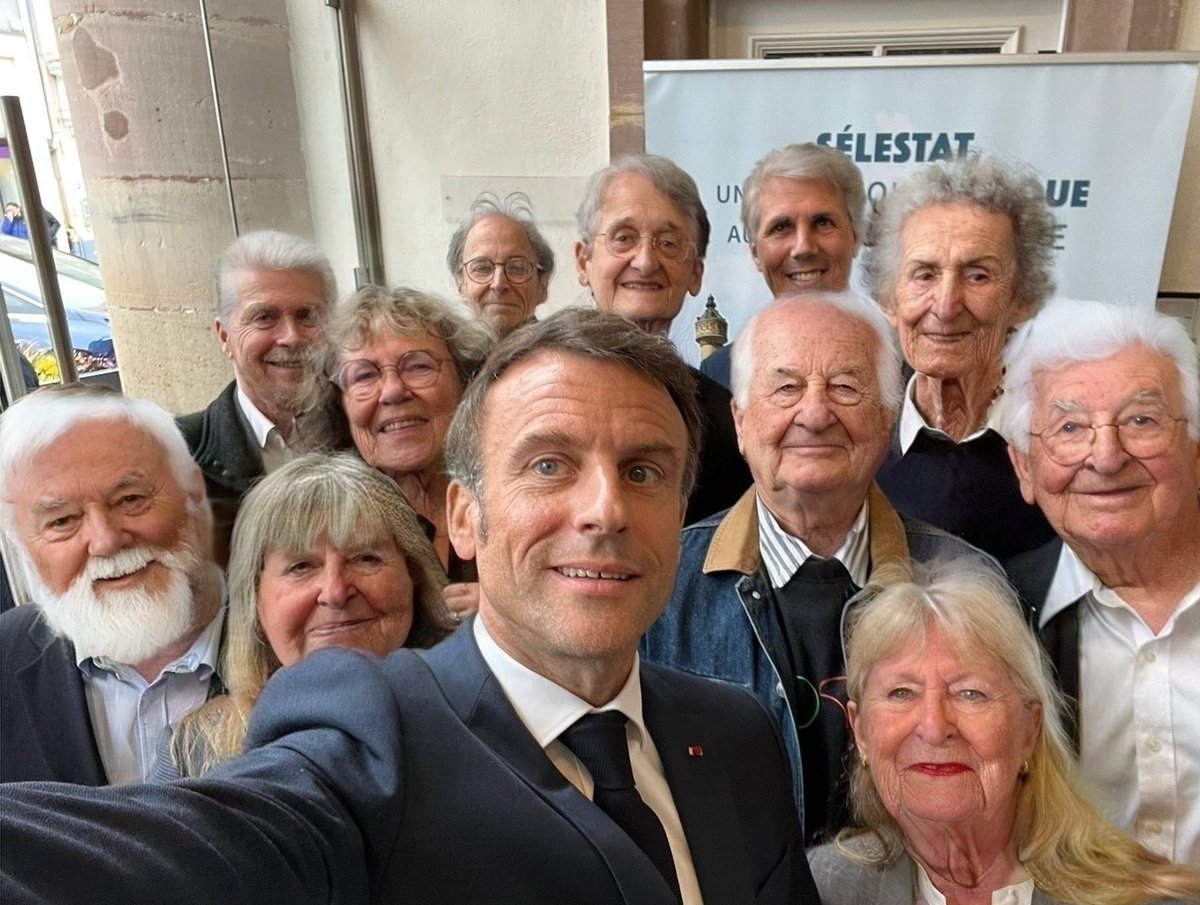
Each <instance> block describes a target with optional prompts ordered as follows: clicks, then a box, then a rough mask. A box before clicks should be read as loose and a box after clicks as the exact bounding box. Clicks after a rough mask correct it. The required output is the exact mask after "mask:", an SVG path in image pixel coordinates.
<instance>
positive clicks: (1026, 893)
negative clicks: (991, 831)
mask: <svg viewBox="0 0 1200 905" xmlns="http://www.w3.org/2000/svg"><path fill="white" fill-rule="evenodd" d="M913 863H914V864H916V866H917V901H916V905H946V897H945V896H944V895H942V894H941V892H939V891H938V889H937V887H936V886H934V885H933V881H932V880H930V879H929V874H927V873H925V868H924V867H923V866H922V865H921V862H920V861H917V860H915V859H914V861H913ZM1009 881H1010V882H1009V884H1008V885H1007V886H1002V887H1000V888H999V889H996V890H993V891H992V905H1032V903H1033V878H1032V877H1031V876H1029V871H1027V870H1025V868H1024V867H1021V866H1020V865H1017V870H1016V872H1015V873H1014V875H1013V876H1012V877H1009Z"/></svg>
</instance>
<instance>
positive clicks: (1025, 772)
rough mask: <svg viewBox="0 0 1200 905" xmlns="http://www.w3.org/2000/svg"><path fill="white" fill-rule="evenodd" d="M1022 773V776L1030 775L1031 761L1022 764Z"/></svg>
mask: <svg viewBox="0 0 1200 905" xmlns="http://www.w3.org/2000/svg"><path fill="white" fill-rule="evenodd" d="M1021 775H1022V776H1028V775H1029V761H1024V762H1023V763H1022V764H1021Z"/></svg>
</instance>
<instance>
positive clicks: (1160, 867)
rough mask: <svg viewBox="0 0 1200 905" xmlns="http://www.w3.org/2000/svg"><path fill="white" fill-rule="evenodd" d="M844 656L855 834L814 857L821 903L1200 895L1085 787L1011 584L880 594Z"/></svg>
mask: <svg viewBox="0 0 1200 905" xmlns="http://www.w3.org/2000/svg"><path fill="white" fill-rule="evenodd" d="M918 571H919V572H920V569H919V567H918ZM846 659H847V687H848V692H849V697H850V702H849V705H848V707H849V716H850V720H851V726H852V729H853V733H854V738H855V744H856V747H857V750H858V758H856V763H855V764H854V766H853V768H852V774H851V799H852V804H853V808H854V811H855V814H856V817H857V819H858V820H859V821H860V822H861V826H859V827H856V828H852V829H846V830H843V831H842V832H841V833H840V834H839V835H838V837H837V839H836V840H835V841H834V842H832V843H830V844H828V845H824V846H821V847H819V848H816V849H813V850H812V851H810V852H809V862H810V864H811V865H812V868H813V875H814V877H815V879H816V881H817V886H818V888H819V890H820V893H821V900H822V901H823V902H824V903H825V905H854V903H863V905H866V903H871V905H875V903H879V905H1053V903H1062V905H1139V903H1151V902H1165V901H1180V902H1194V901H1197V899H1200V873H1197V872H1195V871H1193V870H1191V869H1189V868H1185V867H1181V866H1178V865H1173V864H1170V863H1169V862H1167V861H1166V860H1165V859H1163V858H1161V857H1160V856H1158V855H1155V854H1153V853H1151V852H1150V851H1148V850H1146V849H1145V848H1143V847H1141V846H1140V845H1138V844H1137V843H1135V842H1133V841H1132V840H1130V839H1129V838H1128V837H1126V836H1125V835H1123V834H1122V833H1121V831H1120V830H1118V829H1117V828H1116V827H1115V826H1113V825H1112V824H1111V823H1109V822H1108V821H1107V820H1105V819H1104V818H1103V817H1102V816H1101V815H1100V813H1099V812H1098V811H1097V810H1096V809H1095V808H1094V807H1093V806H1092V805H1091V804H1089V803H1088V802H1087V801H1086V800H1085V799H1084V798H1083V797H1082V796H1081V795H1080V793H1079V792H1078V791H1077V790H1076V788H1075V786H1074V784H1073V782H1072V779H1071V771H1072V762H1071V756H1070V753H1069V752H1070V748H1069V743H1068V741H1067V736H1066V733H1065V731H1064V729H1063V724H1062V719H1061V717H1060V710H1061V704H1062V702H1061V700H1060V697H1059V695H1058V692H1057V690H1056V689H1055V686H1054V683H1053V680H1052V679H1051V677H1050V672H1049V668H1048V665H1047V662H1046V659H1045V655H1044V654H1043V652H1042V650H1041V648H1040V646H1039V645H1038V643H1037V641H1036V640H1035V638H1034V637H1033V634H1032V632H1030V630H1029V629H1028V627H1027V626H1026V625H1025V623H1024V621H1023V619H1022V617H1021V615H1020V611H1019V608H1018V605H1017V602H1016V599H1015V596H1014V595H1013V593H1012V591H1011V589H1010V588H1009V587H1008V586H1007V585H1006V584H1004V582H1003V581H1002V580H1000V579H998V578H997V577H996V576H994V575H992V574H989V573H987V572H985V571H983V570H981V569H980V568H979V567H978V565H976V564H972V563H968V562H961V561H960V562H952V563H942V564H939V565H935V566H933V567H932V568H930V570H929V571H928V573H926V574H924V575H922V576H921V577H919V578H918V579H917V580H915V581H914V582H912V583H904V584H899V585H893V586H891V587H889V588H887V589H885V590H882V591H880V592H879V593H877V594H876V595H874V596H873V597H872V598H871V599H869V600H867V601H865V602H864V603H862V604H861V605H859V606H857V607H856V608H855V609H854V610H853V611H852V615H851V617H850V622H849V625H848V629H847V646H846Z"/></svg>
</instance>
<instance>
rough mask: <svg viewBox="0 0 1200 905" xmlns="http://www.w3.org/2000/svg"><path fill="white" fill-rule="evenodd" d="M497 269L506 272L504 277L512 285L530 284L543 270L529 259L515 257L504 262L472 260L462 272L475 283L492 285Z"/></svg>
mask: <svg viewBox="0 0 1200 905" xmlns="http://www.w3.org/2000/svg"><path fill="white" fill-rule="evenodd" d="M497 267H499V268H501V269H502V270H503V271H504V276H505V277H507V278H508V281H509V282H510V283H513V284H516V285H520V284H521V283H525V282H528V281H529V278H530V277H532V276H533V275H534V274H535V273H537V272H538V271H539V270H541V269H542V268H541V266H539V265H538V264H535V263H533V261H531V260H529V258H523V257H521V256H520V255H514V256H513V257H511V258H506V259H505V260H503V261H493V260H492V259H491V258H484V257H479V258H471V260H469V261H467V262H466V263H464V264H463V265H462V270H463V273H465V274H466V275H467V277H468V278H469V279H470V280H472V281H473V282H475V283H490V282H491V281H492V277H493V276H494V275H495V273H496V268H497Z"/></svg>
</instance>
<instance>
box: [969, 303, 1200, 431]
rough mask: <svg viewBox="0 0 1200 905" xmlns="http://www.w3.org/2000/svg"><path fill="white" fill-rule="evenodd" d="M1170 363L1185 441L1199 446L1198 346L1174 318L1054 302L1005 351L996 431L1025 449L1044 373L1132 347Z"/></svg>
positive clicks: (1115, 307) (1122, 308) (1114, 307)
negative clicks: (1180, 397)
mask: <svg viewBox="0 0 1200 905" xmlns="http://www.w3.org/2000/svg"><path fill="white" fill-rule="evenodd" d="M1138 345H1141V346H1145V347H1146V348H1148V349H1151V350H1153V351H1154V352H1157V353H1158V354H1160V355H1162V356H1163V357H1164V358H1168V359H1170V360H1171V362H1172V363H1173V364H1174V365H1175V367H1176V369H1177V370H1178V372H1179V386H1180V389H1181V390H1182V391H1183V402H1184V415H1185V416H1186V417H1187V421H1188V436H1190V437H1191V438H1192V439H1193V440H1200V363H1198V355H1197V351H1196V345H1195V343H1193V342H1192V340H1191V339H1190V338H1189V337H1188V335H1187V331H1186V330H1184V329H1183V325H1182V324H1180V323H1179V321H1177V320H1175V318H1173V317H1170V316H1169V315H1166V314H1160V313H1159V312H1157V311H1154V310H1151V309H1146V308H1135V307H1133V306H1131V305H1117V304H1109V303H1106V302H1093V301H1076V300H1073V299H1056V300H1055V301H1053V302H1051V303H1050V304H1049V305H1047V306H1046V307H1045V308H1043V309H1042V310H1041V311H1040V312H1039V313H1038V314H1037V316H1036V317H1034V318H1033V319H1032V320H1030V321H1027V322H1026V323H1025V324H1023V325H1022V326H1021V328H1020V329H1019V330H1018V331H1017V333H1016V335H1014V336H1013V338H1012V339H1011V340H1010V341H1009V343H1008V346H1007V347H1006V349H1005V351H1004V366H1005V374H1004V380H1003V382H1002V383H1001V394H1000V398H999V399H998V400H996V402H995V404H994V405H993V407H992V415H991V422H992V425H993V426H994V427H995V429H996V430H997V431H998V432H999V433H1000V434H1001V435H1002V436H1003V437H1004V439H1005V440H1007V441H1008V442H1009V443H1011V444H1012V445H1013V446H1014V447H1015V448H1017V449H1019V450H1020V451H1021V452H1026V451H1027V450H1028V449H1029V429H1030V426H1031V424H1032V422H1033V405H1034V400H1033V383H1034V380H1035V378H1036V377H1037V375H1038V374H1039V373H1040V372H1042V371H1048V370H1052V369H1054V368H1058V367H1062V366H1063V365H1068V364H1070V363H1072V362H1076V361H1097V360H1099V359H1102V358H1109V357H1111V356H1113V355H1116V354H1117V353H1118V352H1120V351H1121V350H1122V349H1126V348H1128V347H1130V346H1138Z"/></svg>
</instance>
